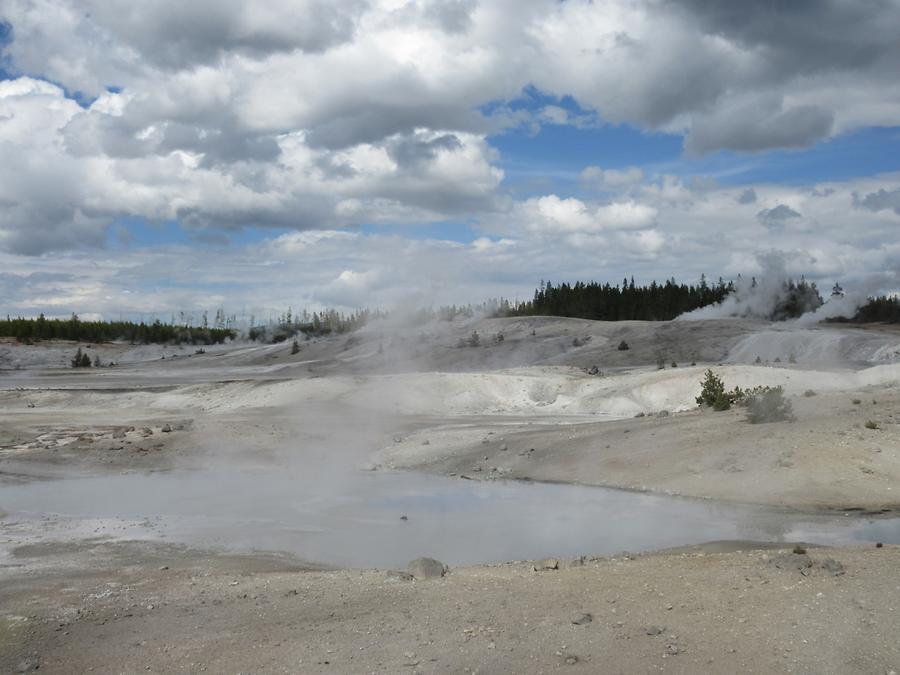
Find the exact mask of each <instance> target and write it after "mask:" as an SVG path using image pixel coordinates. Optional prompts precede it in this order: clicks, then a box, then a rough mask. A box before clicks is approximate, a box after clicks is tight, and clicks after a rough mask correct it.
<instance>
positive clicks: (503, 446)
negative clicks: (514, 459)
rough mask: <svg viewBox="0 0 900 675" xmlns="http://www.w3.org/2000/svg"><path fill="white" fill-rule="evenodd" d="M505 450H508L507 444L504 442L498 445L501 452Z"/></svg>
mask: <svg viewBox="0 0 900 675" xmlns="http://www.w3.org/2000/svg"><path fill="white" fill-rule="evenodd" d="M507 450H509V446H507V445H506V443H504V444H503V445H501V446H500V451H501V452H506V451H507Z"/></svg>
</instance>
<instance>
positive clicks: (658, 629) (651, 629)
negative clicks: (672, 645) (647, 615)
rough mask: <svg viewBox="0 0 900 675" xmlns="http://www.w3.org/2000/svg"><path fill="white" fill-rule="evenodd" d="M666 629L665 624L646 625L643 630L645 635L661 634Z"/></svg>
mask: <svg viewBox="0 0 900 675" xmlns="http://www.w3.org/2000/svg"><path fill="white" fill-rule="evenodd" d="M665 630H666V627H665V626H647V627H646V628H645V629H644V632H645V633H646V634H647V635H662V634H663V633H664V632H665Z"/></svg>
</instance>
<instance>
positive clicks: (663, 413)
mask: <svg viewBox="0 0 900 675" xmlns="http://www.w3.org/2000/svg"><path fill="white" fill-rule="evenodd" d="M656 416H657V417H668V416H669V411H668V410H660V411H659V412H658V413H656Z"/></svg>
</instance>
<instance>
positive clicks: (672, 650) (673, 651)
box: [666, 644, 681, 656]
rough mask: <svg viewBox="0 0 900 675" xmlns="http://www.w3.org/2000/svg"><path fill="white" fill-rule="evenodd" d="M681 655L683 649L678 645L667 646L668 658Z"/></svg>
mask: <svg viewBox="0 0 900 675" xmlns="http://www.w3.org/2000/svg"><path fill="white" fill-rule="evenodd" d="M680 653H681V647H679V646H678V645H672V644H669V645H666V656H678V654H680Z"/></svg>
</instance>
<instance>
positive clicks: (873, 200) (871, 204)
mask: <svg viewBox="0 0 900 675" xmlns="http://www.w3.org/2000/svg"><path fill="white" fill-rule="evenodd" d="M853 205H854V206H855V207H857V208H861V209H868V210H869V211H875V212H878V211H884V210H887V209H892V210H893V211H894V213H896V214H897V215H900V188H896V189H894V190H890V191H888V190H885V189H884V188H882V189H880V190H878V191H877V192H870V193H869V194H867V195H866V196H865V197H863V198H862V199H860V198H859V196H858V195H856V194H854V195H853Z"/></svg>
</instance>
